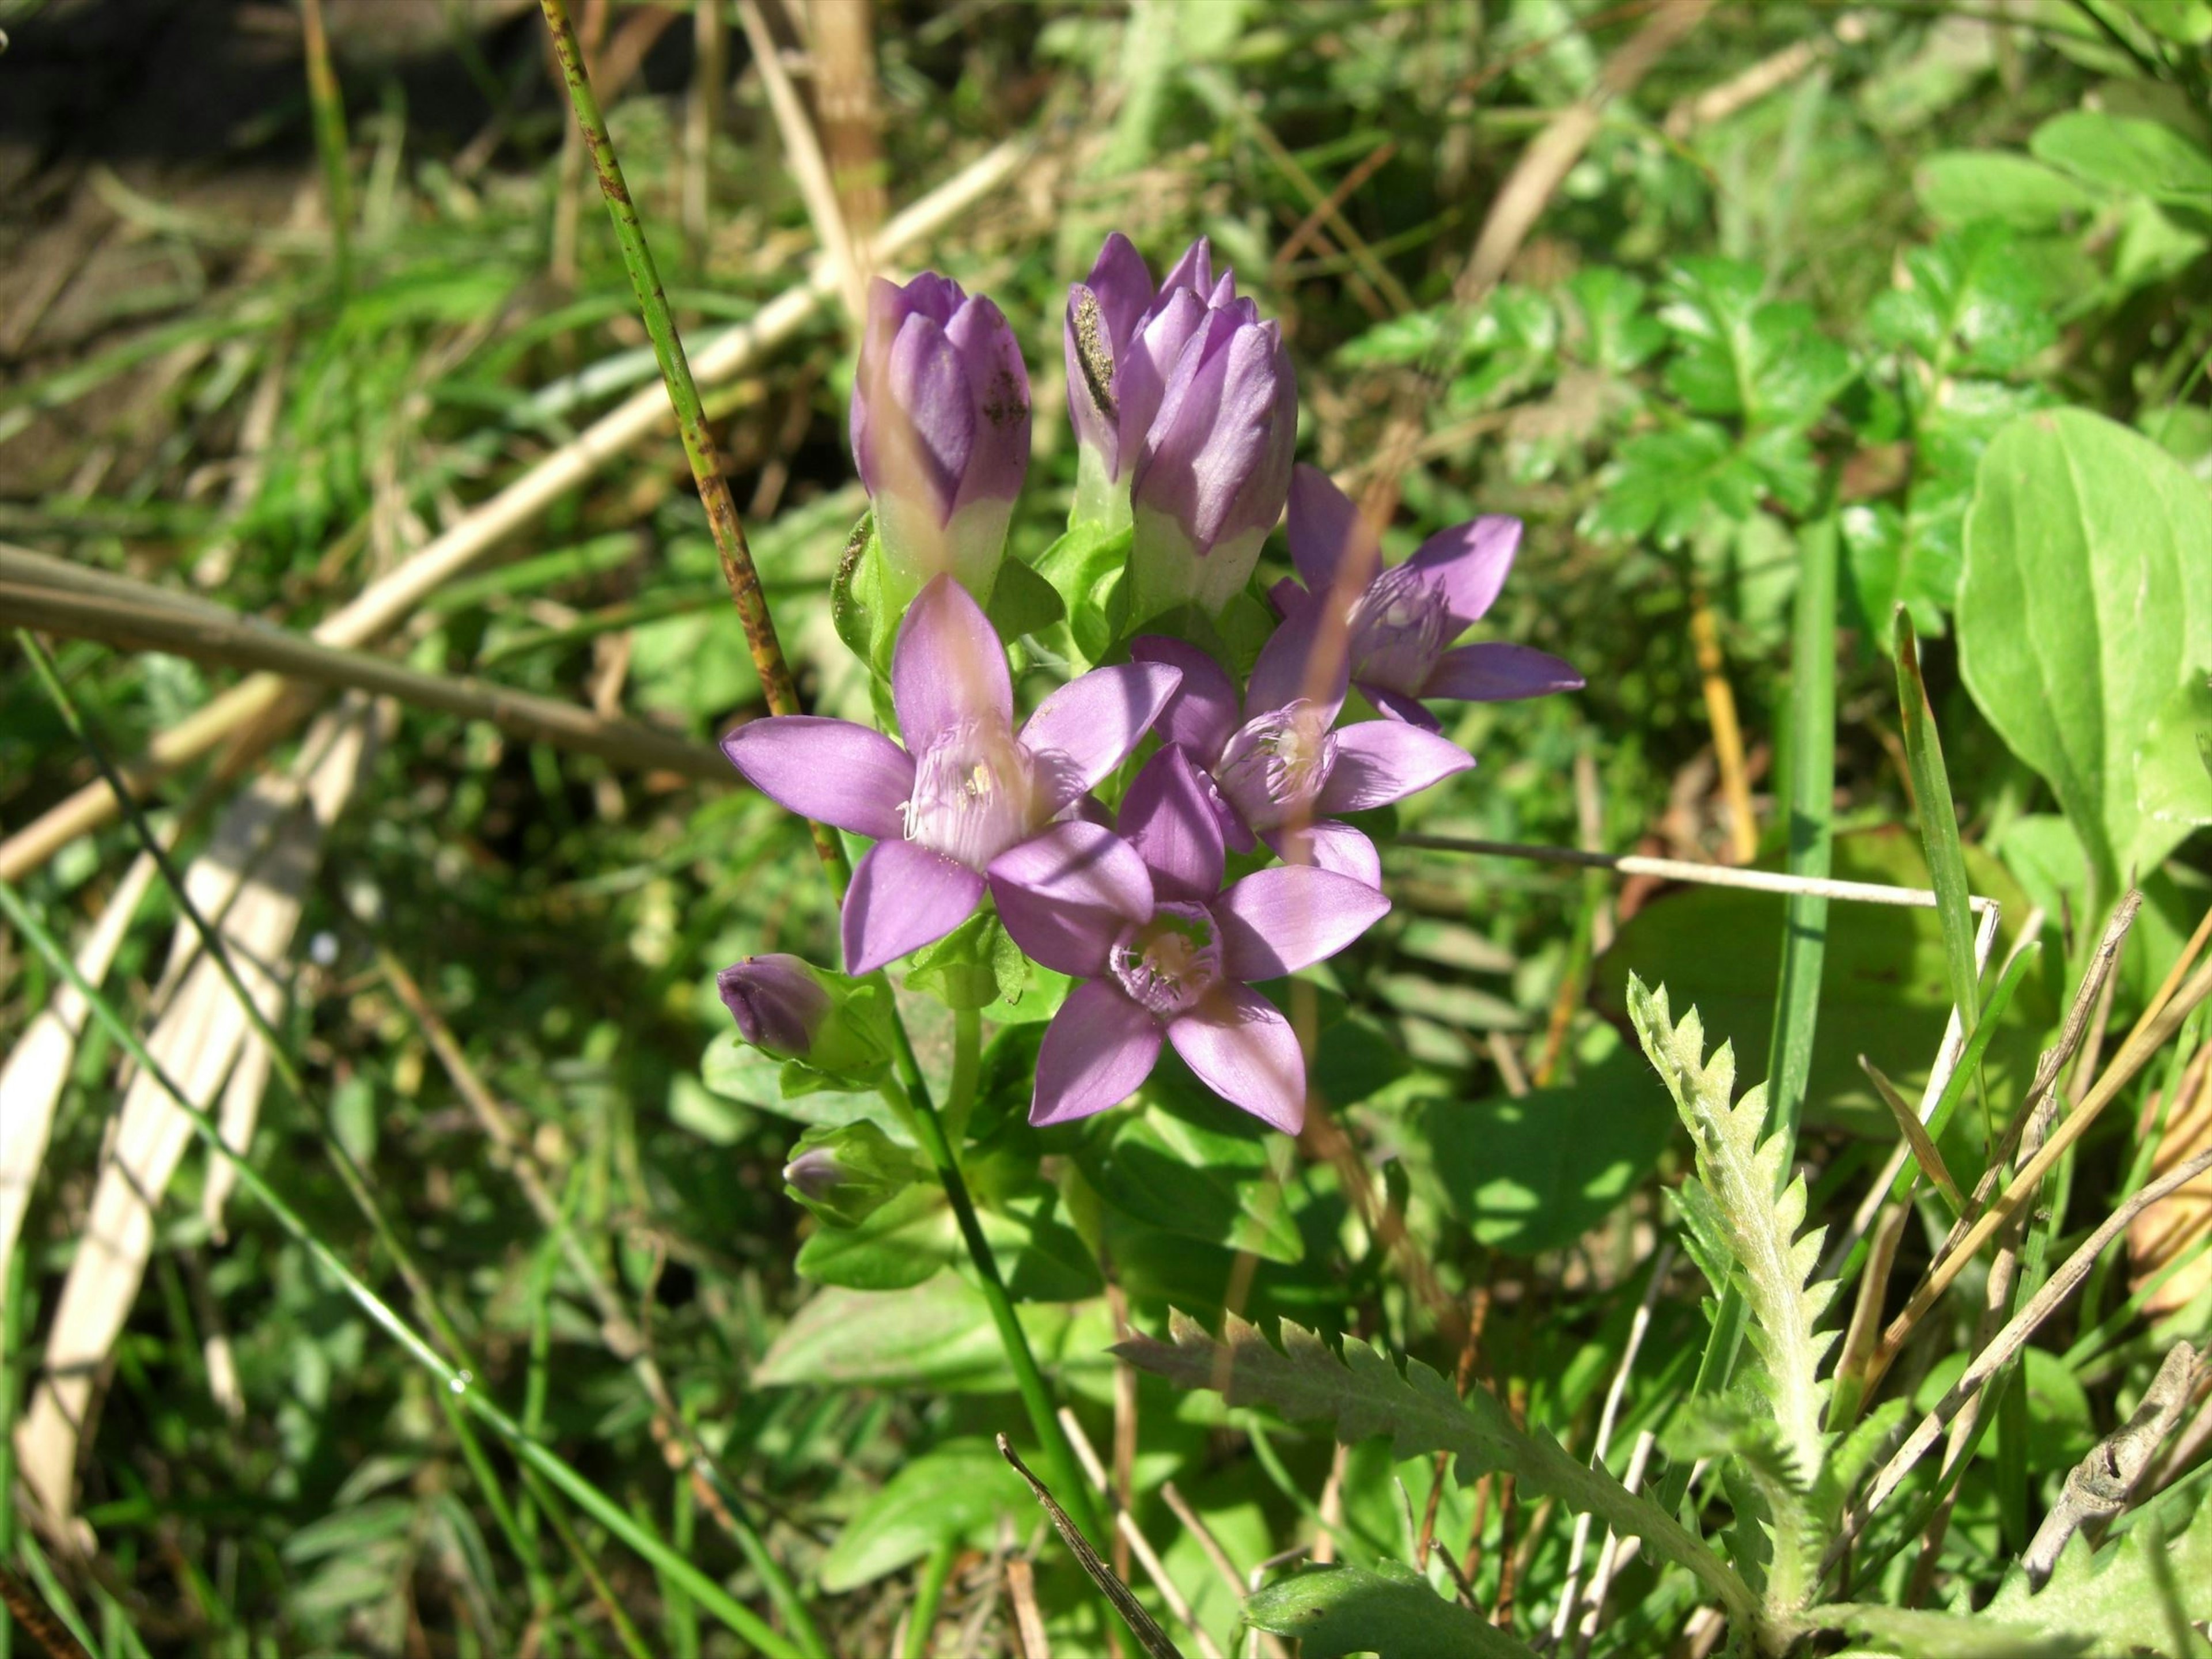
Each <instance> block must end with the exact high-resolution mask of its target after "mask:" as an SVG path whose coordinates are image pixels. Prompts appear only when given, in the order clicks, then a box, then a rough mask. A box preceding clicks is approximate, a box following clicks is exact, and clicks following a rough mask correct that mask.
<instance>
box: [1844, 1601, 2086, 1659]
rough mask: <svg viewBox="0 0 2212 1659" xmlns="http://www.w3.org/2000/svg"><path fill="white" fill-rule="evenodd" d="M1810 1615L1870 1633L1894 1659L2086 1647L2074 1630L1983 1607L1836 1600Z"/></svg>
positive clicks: (1962, 1658)
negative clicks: (1993, 1613)
mask: <svg viewBox="0 0 2212 1659" xmlns="http://www.w3.org/2000/svg"><path fill="white" fill-rule="evenodd" d="M1811 1616H1812V1619H1813V1620H1814V1621H1816V1622H1817V1623H1818V1624H1819V1625H1820V1626H1821V1627H1823V1628H1826V1629H1831V1630H1848V1631H1853V1632H1857V1633H1858V1634H1860V1635H1863V1636H1868V1637H1871V1638H1873V1639H1874V1640H1875V1642H1877V1643H1879V1644H1881V1652H1883V1653H1887V1654H1893V1655H1895V1656H1897V1659H2082V1656H2084V1655H2086V1654H2087V1653H2088V1651H2089V1648H2088V1645H2087V1644H2086V1643H2085V1642H2083V1641H2082V1639H2081V1638H2080V1637H2078V1636H2069V1635H2063V1634H2061V1633H2060V1632H2055V1631H2051V1630H2047V1629H2045V1628H2043V1627H2041V1626H2037V1625H2032V1624H2029V1625H2021V1624H2009V1623H2006V1622H2004V1621H2002V1620H1996V1619H1992V1618H1990V1617H1989V1616H1988V1615H1987V1614H1985V1613H1973V1614H1969V1615H1961V1614H1959V1613H1929V1612H1928V1611H1926V1610H1924V1609H1923V1608H1918V1607H1872V1606H1862V1605H1858V1604H1856V1603H1852V1602H1843V1601H1839V1602H1834V1603H1832V1604H1831V1605H1829V1606H1827V1607H1815V1608H1814V1609H1813V1613H1812V1615H1811Z"/></svg>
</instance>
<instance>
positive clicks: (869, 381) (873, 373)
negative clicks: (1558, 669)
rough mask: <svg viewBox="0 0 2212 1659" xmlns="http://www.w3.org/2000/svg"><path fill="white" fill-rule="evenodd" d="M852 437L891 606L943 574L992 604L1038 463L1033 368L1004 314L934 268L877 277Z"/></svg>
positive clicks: (855, 389) (862, 352)
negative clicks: (1025, 480)
mask: <svg viewBox="0 0 2212 1659" xmlns="http://www.w3.org/2000/svg"><path fill="white" fill-rule="evenodd" d="M852 430H853V459H854V462H855V463H856V464H857V465H858V466H859V468H860V482H861V483H863V484H865V485H866V487H867V491H868V495H869V497H870V498H871V500H872V501H873V502H874V505H875V515H876V532H877V535H878V538H879V540H880V542H881V544H882V548H883V556H884V568H885V570H886V572H887V573H888V574H889V577H890V595H889V597H890V599H891V601H892V602H893V603H894V604H903V603H904V602H905V601H906V600H908V599H911V598H913V597H914V595H915V593H917V592H920V591H921V587H922V586H923V584H924V583H926V582H927V581H928V580H929V579H930V578H931V577H933V576H935V575H939V574H951V575H952V576H953V577H954V578H955V579H957V580H958V581H959V583H960V585H961V586H963V587H965V588H966V589H967V590H968V591H969V592H970V593H972V594H974V595H975V599H976V600H977V602H978V603H979V604H980V603H981V602H982V601H984V600H986V599H988V598H989V597H990V592H991V585H992V583H993V581H994V580H995V579H996V577H997V575H998V570H999V562H1000V559H1001V557H1002V556H1004V555H1005V552H1006V525H1007V521H1008V520H1010V519H1011V518H1012V515H1013V510H1014V498H1015V496H1016V495H1018V494H1020V492H1021V487H1022V477H1023V475H1024V473H1025V472H1026V471H1028V470H1029V464H1030V381H1029V371H1028V370H1027V369H1026V368H1024V367H1023V364H1022V354H1021V349H1020V347H1019V346H1018V344H1017V343H1016V342H1015V340H1014V335H1013V331H1012V329H1011V328H1009V327H1008V326H1007V325H1006V316H1005V314H1004V313H1001V312H1000V309H999V307H997V306H995V305H994V304H993V303H992V302H991V301H989V300H987V299H985V298H983V297H982V296H981V295H977V296H976V297H975V298H973V299H970V298H969V296H968V295H966V294H965V293H963V291H962V289H961V287H960V284H959V283H956V282H953V281H951V279H950V278H947V277H944V276H937V275H936V274H935V273H933V272H927V271H926V272H924V273H923V274H922V275H921V276H917V277H915V279H914V281H912V282H911V283H908V284H907V285H906V286H905V287H904V288H901V287H899V286H897V285H896V283H888V282H885V281H884V280H882V279H881V278H878V279H877V281H876V283H874V285H873V287H872V289H870V291H869V295H868V329H867V337H866V341H865V343H863V345H862V346H861V349H860V373H859V374H858V375H857V376H856V377H855V378H854V382H853V426H852Z"/></svg>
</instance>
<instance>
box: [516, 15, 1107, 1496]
mask: <svg viewBox="0 0 2212 1659" xmlns="http://www.w3.org/2000/svg"><path fill="white" fill-rule="evenodd" d="M538 5H539V9H541V10H543V11H544V14H545V26H546V27H547V28H548V29H550V31H551V32H552V35H553V49H554V52H555V54H556V56H557V57H558V58H560V60H561V76H562V81H563V82H565V83H566V85H567V87H568V102H569V105H570V106H571V107H572V108H573V109H574V111H575V113H576V122H577V125H578V126H579V127H580V128H581V129H582V131H583V135H584V141H585V144H586V148H587V149H589V150H590V152H591V156H592V168H593V170H594V171H595V172H597V173H598V174H599V192H600V194H601V195H603V196H604V197H605V198H606V203H607V213H608V216H609V217H611V219H612V220H613V221H614V228H615V237H616V240H617V241H618V242H620V243H621V245H622V257H623V268H624V269H625V270H627V271H628V272H629V282H630V289H631V290H632V292H633V293H634V294H635V295H636V297H637V304H638V310H639V313H641V317H642V319H643V320H644V323H645V331H646V333H647V335H648V336H649V337H651V339H652V341H653V356H654V358H655V360H656V361H657V362H659V365H660V374H661V378H662V380H665V382H666V383H667V386H668V399H669V402H670V403H671V404H672V405H674V407H675V410H676V429H677V432H678V435H679V436H680V437H681V438H682V440H683V443H684V455H685V457H686V458H687V459H689V460H690V463H691V476H692V478H693V480H694V482H695V483H697V485H698V487H699V499H700V500H701V501H702V502H703V503H704V504H705V506H706V508H707V523H708V528H709V530H711V531H712V532H713V533H714V550H715V552H716V554H717V555H718V556H719V557H720V560H721V565H722V579H723V580H724V581H725V582H726V583H727V584H728V585H729V589H730V598H731V599H732V601H734V602H735V604H736V605H737V608H738V620H739V621H740V622H742V623H744V630H745V644H746V647H747V648H748V649H749V650H750V652H751V653H752V659H753V666H754V668H755V669H756V670H757V671H758V672H759V675H760V682H761V690H762V691H763V694H764V695H765V696H766V697H767V699H768V706H769V712H770V713H772V714H798V713H799V697H798V694H797V693H796V692H795V691H794V690H793V687H792V683H791V670H790V668H789V667H788V666H787V665H786V664H785V662H784V659H783V647H782V645H781V642H780V641H778V639H777V638H776V632H775V618H774V617H771V616H770V615H769V608H768V599H767V596H766V594H764V593H763V592H762V590H761V581H760V573H759V571H758V570H757V569H756V568H754V565H753V558H752V550H751V548H750V546H749V545H748V544H746V541H745V531H744V525H743V524H742V523H740V522H739V520H738V509H737V504H736V502H734V501H732V499H731V498H730V486H729V483H728V481H727V480H726V479H725V478H724V477H722V464H721V457H720V454H719V453H717V451H716V449H715V446H714V435H713V434H712V433H711V432H709V431H708V428H707V416H706V412H705V410H703V409H702V407H701V406H700V402H699V389H698V387H697V386H695V385H694V384H693V383H692V380H691V367H690V362H689V360H687V359H686V357H685V356H684V342H683V341H682V340H681V339H680V338H679V337H678V335H677V332H676V320H675V319H674V318H673V317H672V316H671V315H670V313H669V309H668V299H667V295H665V293H663V292H662V289H661V286H660V275H659V270H658V268H657V267H656V266H655V265H654V264H653V250H652V248H651V247H650V246H648V245H647V241H646V238H645V227H644V225H643V224H642V223H641V222H640V221H639V219H638V216H637V207H636V204H635V203H634V202H632V201H631V199H630V194H629V185H627V184H626V183H624V182H623V173H622V163H621V162H620V161H618V160H617V159H616V156H615V147H614V141H613V140H612V139H611V138H610V137H608V135H607V124H606V121H605V118H604V117H603V116H602V115H601V114H600V112H599V100H598V99H597V98H596V97H595V96H593V95H592V87H591V82H590V81H589V80H588V78H586V75H585V73H584V54H583V49H582V47H581V46H579V45H578V44H577V41H576V31H575V27H574V24H572V23H571V22H570V21H569V20H568V5H567V3H566V0H538ZM808 828H809V829H810V830H811V832H812V834H813V836H814V848H815V851H816V853H817V854H818V855H819V856H820V858H821V860H822V866H823V869H824V871H826V872H828V874H829V883H830V885H831V886H832V887H833V888H834V889H835V890H836V891H837V893H838V894H839V895H840V896H842V894H843V892H844V890H845V888H846V886H847V885H848V883H849V882H850V880H851V878H852V877H851V866H849V865H848V863H847V862H846V860H845V850H844V848H843V847H842V845H841V844H840V843H839V842H838V840H837V837H836V834H835V832H834V831H832V830H830V829H829V828H827V827H826V826H824V825H823V824H819V823H810V824H809V825H808ZM891 1024H892V1029H893V1030H894V1032H895V1033H896V1039H897V1043H896V1048H897V1053H896V1062H897V1072H898V1077H899V1081H900V1083H901V1084H902V1085H903V1086H904V1087H905V1089H906V1091H907V1095H908V1098H909V1100H911V1102H912V1103H913V1105H914V1115H915V1127H916V1129H917V1131H918V1133H920V1136H921V1143H922V1148H923V1150H924V1151H925V1152H927V1154H928V1155H929V1159H930V1162H931V1163H932V1164H933V1165H934V1166H935V1168H936V1170H937V1174H938V1177H939V1180H941V1181H942V1182H944V1184H945V1197H946V1198H947V1199H949V1200H951V1204H952V1213H953V1215H954V1217H955V1218H957V1220H958V1222H959V1224H960V1237H961V1238H962V1240H963V1243H965V1244H966V1245H967V1247H968V1254H969V1256H970V1257H972V1258H973V1259H974V1261H975V1271H976V1273H977V1276H978V1277H979V1278H980V1279H981V1282H982V1286H983V1297H984V1300H985V1301H986V1302H987V1303H988V1304H990V1309H991V1318H992V1322H994V1324H995V1325H997V1327H998V1328H999V1337H1000V1341H1001V1342H1002V1343H1003V1344H1004V1345H1005V1347H1006V1360H1007V1363H1008V1364H1011V1365H1012V1367H1013V1372H1014V1385H1015V1387H1016V1388H1017V1389H1019V1390H1020V1392H1021V1396H1022V1403H1023V1404H1024V1406H1025V1407H1028V1410H1029V1414H1030V1425H1031V1426H1032V1427H1033V1428H1034V1429H1035V1431H1036V1436H1037V1441H1038V1443H1039V1445H1040V1447H1041V1448H1042V1452H1043V1455H1044V1458H1045V1462H1046V1463H1047V1465H1048V1468H1050V1470H1051V1472H1052V1478H1053V1482H1054V1485H1055V1486H1057V1487H1058V1488H1059V1489H1060V1500H1061V1502H1062V1504H1064V1506H1065V1507H1066V1509H1067V1510H1068V1512H1069V1513H1070V1514H1071V1515H1073V1516H1075V1518H1076V1520H1077V1522H1078V1523H1079V1525H1081V1526H1082V1527H1083V1529H1084V1530H1085V1532H1086V1533H1088V1534H1091V1536H1093V1537H1096V1538H1103V1536H1104V1535H1105V1534H1104V1532H1103V1528H1101V1527H1100V1525H1099V1516H1098V1512H1097V1504H1096V1501H1095V1500H1094V1499H1093V1498H1092V1496H1091V1486H1090V1483H1089V1482H1088V1481H1086V1480H1085V1479H1084V1478H1083V1470H1082V1467H1081V1466H1080V1465H1079V1463H1077V1462H1076V1461H1075V1452H1074V1449H1073V1447H1071V1446H1070V1445H1069V1444H1068V1443H1067V1437H1066V1434H1065V1433H1064V1432H1063V1431H1062V1430H1061V1429H1060V1419H1058V1418H1057V1417H1056V1416H1055V1415H1054V1411H1053V1404H1052V1395H1051V1392H1050V1390H1049V1389H1048V1388H1047V1387H1046V1385H1045V1381H1044V1374H1043V1373H1042V1371H1041V1370H1039V1369H1038V1368H1037V1363H1036V1355H1035V1354H1034V1353H1032V1352H1030V1345H1029V1338H1028V1336H1027V1335H1026V1334H1024V1332H1023V1330H1022V1327H1021V1322H1020V1321H1019V1320H1018V1319H1016V1318H1015V1316H1014V1304H1013V1299H1012V1297H1009V1296H1008V1295H1007V1294H1006V1281H1005V1280H1004V1279H1001V1278H1000V1274H999V1266H998V1262H997V1261H996V1260H995V1259H994V1257H993V1256H992V1255H991V1250H990V1246H989V1245H988V1244H987V1243H986V1242H985V1240H984V1237H983V1229H982V1225H981V1223H980V1222H978V1221H977V1220H976V1218H975V1201H974V1200H972V1199H971V1198H970V1197H969V1193H968V1184H967V1182H965V1181H964V1180H963V1178H962V1176H961V1174H960V1166H959V1164H958V1161H957V1159H956V1158H954V1156H953V1151H952V1144H951V1139H950V1138H949V1137H948V1136H947V1135H946V1134H945V1125H944V1123H943V1122H942V1121H941V1120H939V1117H938V1115H937V1109H936V1108H935V1107H934V1106H933V1104H932V1103H931V1101H930V1096H929V1089H928V1085H927V1083H925V1082H924V1080H923V1079H922V1075H921V1066H920V1064H919V1063H918V1062H917V1061H916V1060H915V1054H914V1044H913V1042H911V1041H910V1040H909V1039H908V1036H907V1033H906V1030H905V1027H904V1025H903V1024H902V1022H901V1021H900V1020H899V1018H898V1016H897V1009H896V1005H894V1006H893V1007H892V1018H891Z"/></svg>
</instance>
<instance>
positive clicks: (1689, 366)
mask: <svg viewBox="0 0 2212 1659" xmlns="http://www.w3.org/2000/svg"><path fill="white" fill-rule="evenodd" d="M1764 286H1765V273H1764V272H1762V271H1761V270H1759V268H1758V267H1757V266H1755V265H1748V264H1741V263H1738V262H1736V261H1734V260H1728V259H1714V258H1700V259H1687V260H1685V261H1683V263H1682V264H1681V265H1680V267H1679V268H1678V269H1677V270H1675V271H1674V273H1673V275H1672V276H1670V277H1669V279H1668V301H1667V303H1666V305H1665V306H1664V307H1662V310H1661V311H1660V313H1659V317H1660V320H1661V321H1662V323H1664V324H1665V325H1667V327H1668V329H1669V330H1671V331H1673V333H1674V338H1675V351H1674V357H1673V358H1672V359H1671V360H1670V361H1669V362H1668V365H1667V370H1666V381H1667V386H1668V390H1670V391H1671V392H1674V395H1675V396H1676V397H1678V398H1680V399H1681V400H1682V401H1683V403H1684V404H1687V405H1688V406H1689V408H1690V409H1691V410H1692V412H1694V413H1696V414H1699V415H1712V416H1725V415H1733V416H1736V417H1738V418H1739V419H1741V421H1743V422H1744V423H1745V424H1746V425H1747V426H1753V427H1784V428H1790V429H1793V430H1799V429H1802V428H1805V427H1808V426H1810V425H1811V424H1812V423H1813V422H1814V421H1816V420H1818V419H1819V418H1820V415H1821V414H1822V412H1823V411H1824V410H1826V408H1827V406H1828V404H1829V403H1830V402H1831V401H1832V399H1833V398H1835V396H1836V394H1837V393H1838V392H1841V391H1842V390H1843V388H1844V386H1845V385H1846V384H1847V383H1848V382H1849V381H1850V378H1851V374H1852V368H1851V360H1850V353H1849V352H1847V351H1845V350H1844V348H1843V347H1842V345H1840V344H1839V343H1837V342H1836V341H1834V340H1831V339H1829V338H1828V337H1826V335H1824V334H1822V333H1820V331H1819V329H1818V327H1817V326H1816V319H1815V315H1814V312H1813V310H1812V308H1811V307H1809V306H1802V305H1784V304H1778V303H1774V302H1771V301H1764V302H1763V301H1761V300H1760V299H1759V292H1760V290H1761V289H1762V288H1763V287H1764Z"/></svg>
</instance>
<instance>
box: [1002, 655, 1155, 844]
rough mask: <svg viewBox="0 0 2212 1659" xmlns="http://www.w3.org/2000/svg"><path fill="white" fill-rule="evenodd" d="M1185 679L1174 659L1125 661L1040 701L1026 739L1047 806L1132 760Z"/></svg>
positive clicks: (1056, 806)
mask: <svg viewBox="0 0 2212 1659" xmlns="http://www.w3.org/2000/svg"><path fill="white" fill-rule="evenodd" d="M978 614H981V613H978ZM1179 684H1182V672H1181V671H1180V670H1178V669H1176V668H1173V667H1171V666H1170V665H1168V664H1166V663H1157V662H1125V663H1118V664H1116V665H1115V666H1113V667H1111V668H1094V669H1092V670H1091V671H1090V672H1089V673H1088V674H1085V675H1084V676H1082V677H1081V678H1079V679H1073V680H1070V681H1069V682H1068V683H1067V684H1066V685H1063V686H1061V687H1060V690H1057V691H1055V692H1054V693H1053V694H1052V695H1051V696H1048V697H1047V698H1046V699H1045V700H1044V701H1043V702H1041V703H1039V704H1038V705H1037V710H1036V714H1032V715H1030V719H1029V724H1028V725H1026V726H1024V727H1022V746H1023V747H1024V748H1025V749H1027V750H1029V751H1030V755H1031V756H1033V757H1035V758H1036V763H1037V788H1038V791H1039V792H1040V799H1041V800H1042V803H1043V808H1044V811H1046V812H1047V813H1054V812H1057V811H1060V808H1061V807H1063V806H1065V805H1067V803H1068V802H1070V801H1072V800H1073V799H1075V798H1076V797H1077V796H1079V795H1080V794H1082V793H1084V792H1085V790H1088V789H1091V788H1094V787H1097V784H1098V782H1099V781H1100V780H1101V779H1103V778H1104V777H1105V776H1106V775H1107V774H1109V772H1111V771H1112V770H1113V769H1115V767H1117V766H1119V765H1120V764H1121V763H1122V762H1123V761H1125V760H1127V759H1128V758H1129V751H1130V750H1133V749H1134V748H1135V747H1136V746H1137V744H1138V743H1139V741H1140V740H1141V739H1142V738H1143V737H1144V735H1145V733H1146V732H1149V731H1150V730H1152V722H1153V721H1154V720H1158V718H1159V714H1160V710H1161V709H1162V708H1165V707H1166V706H1167V702H1168V699H1169V698H1170V697H1171V696H1174V695H1175V690H1176V686H1177V685H1179Z"/></svg>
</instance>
